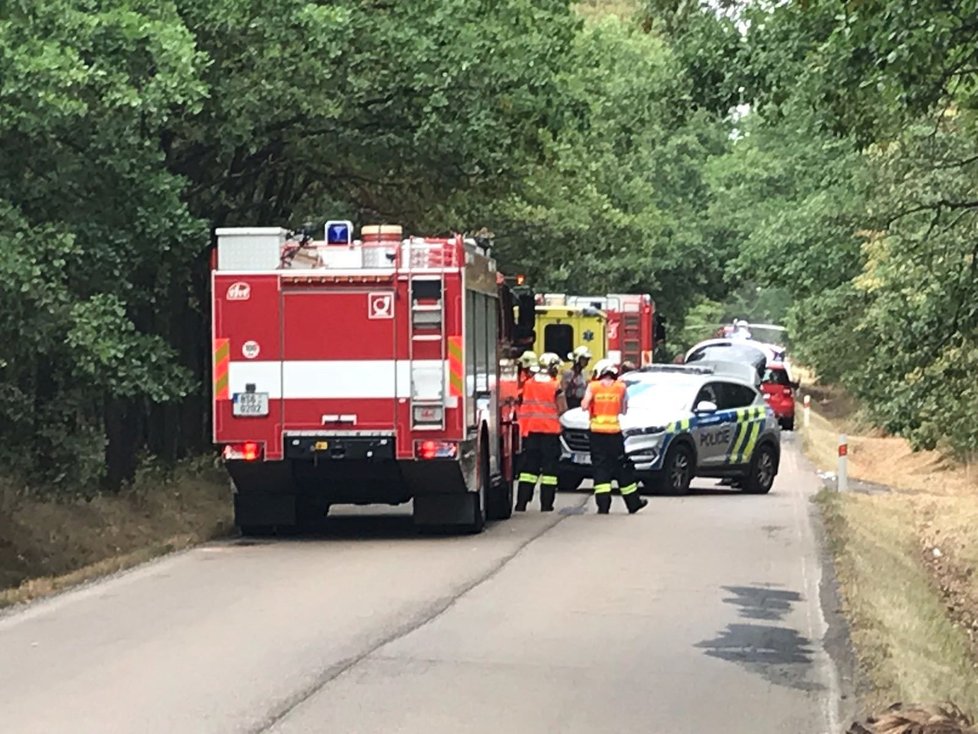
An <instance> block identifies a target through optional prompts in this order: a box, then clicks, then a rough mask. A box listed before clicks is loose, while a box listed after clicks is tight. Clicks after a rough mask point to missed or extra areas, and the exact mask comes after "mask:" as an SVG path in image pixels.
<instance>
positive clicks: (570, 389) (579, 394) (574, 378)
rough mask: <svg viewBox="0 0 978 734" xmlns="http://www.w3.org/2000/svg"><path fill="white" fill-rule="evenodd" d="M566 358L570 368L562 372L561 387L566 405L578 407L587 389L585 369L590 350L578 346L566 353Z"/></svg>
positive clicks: (589, 357) (589, 359)
mask: <svg viewBox="0 0 978 734" xmlns="http://www.w3.org/2000/svg"><path fill="white" fill-rule="evenodd" d="M567 359H569V360H570V361H571V368H570V369H569V370H567V371H566V372H564V376H563V378H562V379H561V387H563V389H564V396H565V397H566V398H567V407H568V408H579V407H580V406H581V401H582V400H584V392H585V391H586V390H587V383H588V379H587V375H586V374H585V370H586V369H587V365H588V362H590V361H591V350H590V349H588V348H587V347H585V346H580V347H578V348H577V349H575V350H574V351H573V352H571V353H570V354H568V355H567Z"/></svg>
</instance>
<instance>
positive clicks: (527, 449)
mask: <svg viewBox="0 0 978 734" xmlns="http://www.w3.org/2000/svg"><path fill="white" fill-rule="evenodd" d="M559 370H560V357H558V356H557V355H556V354H552V353H549V352H548V353H546V354H541V355H540V371H539V372H538V373H537V374H536V375H534V376H533V378H532V379H530V380H527V382H526V383H525V384H524V385H523V403H522V404H521V405H520V428H521V430H525V431H526V434H525V437H524V439H523V454H522V456H521V457H520V475H519V484H518V486H517V490H516V511H517V512H524V511H526V506H527V504H529V503H530V502H531V501H532V500H533V491H534V489H535V488H536V484H537V481H539V482H540V510H541V511H542V512H552V511H553V509H554V500H555V499H556V497H557V462H558V461H559V460H560V414H561V413H563V412H565V411H566V410H567V401H566V400H565V399H564V394H563V389H562V388H561V386H560V382H559V381H558V380H557V374H558V372H559Z"/></svg>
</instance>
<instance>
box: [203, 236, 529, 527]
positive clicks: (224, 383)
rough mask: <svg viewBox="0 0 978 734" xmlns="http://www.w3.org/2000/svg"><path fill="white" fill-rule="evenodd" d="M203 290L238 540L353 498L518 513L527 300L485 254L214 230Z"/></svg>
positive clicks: (467, 515) (460, 513) (461, 511)
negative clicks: (209, 301)
mask: <svg viewBox="0 0 978 734" xmlns="http://www.w3.org/2000/svg"><path fill="white" fill-rule="evenodd" d="M212 293H213V340H214V372H213V376H214V384H213V411H214V412H213V423H214V441H215V443H216V444H218V445H220V446H221V447H222V449H223V457H224V460H225V464H226V466H227V469H228V471H229V473H230V475H231V478H232V480H233V483H234V488H235V495H234V513H235V521H236V524H237V525H238V526H239V527H240V528H241V529H242V531H243V532H246V533H247V532H267V531H269V530H271V529H276V528H288V527H294V526H296V525H302V524H304V522H305V521H306V520H307V519H310V518H321V517H323V516H324V515H325V513H326V512H327V511H328V510H329V507H330V505H333V504H345V503H355V504H369V503H389V504H400V503H403V502H407V501H408V500H413V514H414V520H415V523H416V524H417V525H419V526H422V527H431V526H438V527H454V528H457V529H464V530H467V531H471V532H478V531H480V530H481V529H482V527H483V524H484V523H485V521H486V520H487V519H505V518H508V517H509V516H510V514H511V512H512V480H513V469H514V467H513V463H514V452H515V451H516V450H517V449H518V441H519V432H518V428H517V425H516V415H515V412H516V400H517V369H516V362H515V357H516V356H518V355H519V354H520V353H521V352H522V350H523V349H524V348H525V344H527V343H532V339H533V335H532V328H533V326H532V325H533V302H532V295H529V296H526V295H523V296H520V297H519V298H518V299H515V300H514V295H513V294H512V292H511V291H510V289H509V287H508V286H507V285H506V284H505V282H504V279H503V277H502V276H501V275H500V274H499V273H498V272H497V271H496V266H495V262H494V261H493V260H492V259H491V258H490V257H489V256H488V249H487V248H486V247H484V246H480V243H477V242H476V241H474V240H468V239H464V238H463V237H461V236H453V237H448V238H443V239H436V238H427V237H404V236H403V235H402V231H401V228H400V227H397V226H389V225H387V226H373V227H363V229H362V231H361V236H360V239H359V240H355V239H353V226H352V225H351V224H350V223H349V222H329V223H327V227H326V237H325V240H323V241H314V240H313V239H312V237H311V236H309V235H308V234H307V233H306V234H303V235H302V236H301V237H299V236H296V235H292V234H290V233H288V232H286V231H285V230H283V229H278V228H233V229H219V230H217V252H216V258H215V263H214V270H213V273H212ZM527 299H529V300H527ZM521 306H522V307H521ZM517 314H518V315H517Z"/></svg>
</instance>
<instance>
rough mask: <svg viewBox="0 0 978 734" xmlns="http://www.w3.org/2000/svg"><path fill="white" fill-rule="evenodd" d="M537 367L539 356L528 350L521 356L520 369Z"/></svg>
mask: <svg viewBox="0 0 978 734" xmlns="http://www.w3.org/2000/svg"><path fill="white" fill-rule="evenodd" d="M536 366H537V355H535V354H534V353H533V352H531V351H530V350H529V349H527V350H526V351H525V352H523V354H521V355H520V367H522V368H523V369H526V370H528V369H530V368H531V367H536Z"/></svg>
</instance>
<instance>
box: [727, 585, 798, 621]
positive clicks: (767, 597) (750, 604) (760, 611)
mask: <svg viewBox="0 0 978 734" xmlns="http://www.w3.org/2000/svg"><path fill="white" fill-rule="evenodd" d="M723 588H724V589H725V590H726V591H729V592H730V593H731V594H733V596H730V597H727V598H726V599H724V601H725V602H726V603H727V604H733V605H734V606H738V607H740V616H741V617H749V618H750V619H763V620H768V621H777V620H781V619H784V617H785V615H787V614H788V612H790V611H791V605H792V604H794V603H796V602H800V601H802V596H801V594H799V593H798V592H797V591H785V590H783V589H776V588H773V587H771V586H769V585H759V586H724V587H723Z"/></svg>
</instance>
